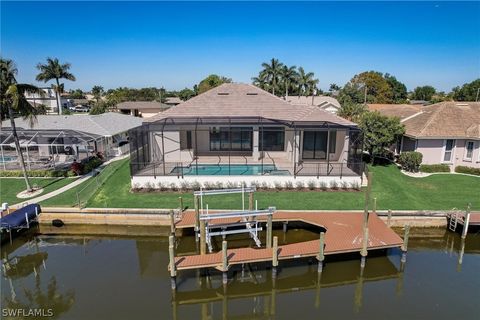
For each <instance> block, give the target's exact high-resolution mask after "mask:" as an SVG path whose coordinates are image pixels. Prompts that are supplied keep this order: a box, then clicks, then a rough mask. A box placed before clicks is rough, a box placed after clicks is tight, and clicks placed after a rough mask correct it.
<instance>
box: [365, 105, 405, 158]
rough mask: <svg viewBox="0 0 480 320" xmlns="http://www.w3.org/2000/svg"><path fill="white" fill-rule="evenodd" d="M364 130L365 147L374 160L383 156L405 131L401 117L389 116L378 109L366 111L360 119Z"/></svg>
mask: <svg viewBox="0 0 480 320" xmlns="http://www.w3.org/2000/svg"><path fill="white" fill-rule="evenodd" d="M360 128H361V129H362V130H363V136H364V148H365V150H367V151H368V153H369V154H370V156H371V159H372V161H373V159H374V157H375V156H383V155H385V154H386V153H387V150H388V148H389V147H390V146H391V145H392V144H394V143H395V142H396V141H397V139H398V138H399V137H401V136H402V135H403V134H404V133H405V127H404V126H403V124H402V123H401V122H400V118H397V117H387V116H383V115H381V114H380V112H378V111H374V112H365V113H364V114H363V116H362V117H361V120H360Z"/></svg>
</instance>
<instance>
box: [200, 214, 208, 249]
mask: <svg viewBox="0 0 480 320" xmlns="http://www.w3.org/2000/svg"><path fill="white" fill-rule="evenodd" d="M206 247H207V230H206V229H205V220H200V254H201V255H204V254H206V253H207V250H206V249H207V248H206Z"/></svg>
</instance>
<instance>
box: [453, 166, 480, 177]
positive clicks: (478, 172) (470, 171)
mask: <svg viewBox="0 0 480 320" xmlns="http://www.w3.org/2000/svg"><path fill="white" fill-rule="evenodd" d="M455 172H457V173H466V174H473V175H475V176H480V168H472V167H465V166H458V167H456V168H455Z"/></svg>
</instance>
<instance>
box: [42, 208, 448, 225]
mask: <svg viewBox="0 0 480 320" xmlns="http://www.w3.org/2000/svg"><path fill="white" fill-rule="evenodd" d="M281 211H282V212H294V211H293V210H281ZM299 211H302V212H306V211H308V212H318V213H322V212H332V211H330V210H299ZM336 211H337V212H338V211H339V210H336ZM341 211H343V212H345V213H346V214H348V213H349V212H350V213H352V212H361V211H360V210H355V211H352V210H341ZM169 212H170V209H140V208H138V209H130V208H107V209H105V208H86V209H78V208H61V207H43V208H42V214H41V215H40V217H39V223H40V224H52V221H53V220H55V219H59V220H62V221H63V223H64V224H66V225H68V224H76V225H83V224H86V225H116V226H169V225H170V218H169ZM210 212H213V211H212V210H211V211H210ZM377 214H378V215H379V216H380V218H381V219H382V220H383V221H385V222H387V220H388V212H387V211H377ZM446 214H447V211H406V210H402V211H393V212H392V217H391V220H390V225H391V226H392V227H403V226H404V225H406V224H409V225H410V226H412V227H445V226H446V225H447V219H446Z"/></svg>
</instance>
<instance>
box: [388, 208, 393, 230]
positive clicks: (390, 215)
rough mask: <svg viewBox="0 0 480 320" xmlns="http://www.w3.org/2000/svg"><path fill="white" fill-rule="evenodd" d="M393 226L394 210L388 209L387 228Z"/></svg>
mask: <svg viewBox="0 0 480 320" xmlns="http://www.w3.org/2000/svg"><path fill="white" fill-rule="evenodd" d="M391 225H392V210H390V209H388V218H387V226H389V227H390V226H391Z"/></svg>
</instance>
